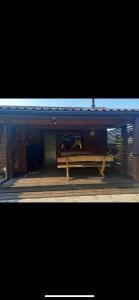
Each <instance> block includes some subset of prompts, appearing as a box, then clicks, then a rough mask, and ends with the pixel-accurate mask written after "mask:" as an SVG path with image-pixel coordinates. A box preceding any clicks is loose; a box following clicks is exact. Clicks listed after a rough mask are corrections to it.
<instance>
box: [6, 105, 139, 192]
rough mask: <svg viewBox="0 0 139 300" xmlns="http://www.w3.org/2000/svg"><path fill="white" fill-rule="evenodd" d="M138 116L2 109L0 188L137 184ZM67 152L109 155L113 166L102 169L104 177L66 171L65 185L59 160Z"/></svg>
mask: <svg viewBox="0 0 139 300" xmlns="http://www.w3.org/2000/svg"><path fill="white" fill-rule="evenodd" d="M19 113H20V117H19ZM138 114H139V112H138V111H137V112H132V111H129V112H125V111H120V110H119V111H113V110H108V111H107V110H106V111H101V110H97V109H95V110H93V109H88V110H85V111H84V110H83V109H78V110H77V109H75V110H74V109H71V108H67V109H66V110H64V109H59V110H58V111H57V110H56V109H45V108H42V109H37V108H32V109H31V108H27V107H26V108H25V109H23V108H22V109H21V110H20V108H18V109H15V108H11V109H8V111H7V109H6V108H5V110H4V111H3V114H2V115H1V117H0V137H1V138H0V169H1V172H3V170H4V168H5V169H6V172H7V174H6V176H7V180H6V181H5V182H3V183H1V188H4V187H5V188H6V187H7V188H10V187H11V188H13V187H16V188H18V187H24V188H25V187H32V188H33V187H34V188H36V187H46V189H47V188H48V187H51V188H52V187H54V188H57V189H58V186H59V187H60V188H61V189H62V188H63V187H66V188H68V189H70V188H71V187H72V186H74V187H76V188H77V189H78V186H81V187H82V188H85V187H87V186H89V188H90V187H92V188H94V187H98V188H99V186H101V187H105V186H107V187H108V186H112V185H117V187H118V186H119V184H123V185H126V186H128V185H130V186H131V185H132V184H133V181H134V182H136V181H139V151H138V149H139V139H138V134H139V116H138ZM7 116H8V117H7ZM73 140H74V142H73ZM76 142H77V143H76ZM68 153H70V155H71V154H72V156H74V155H75V156H77V155H79V156H80V155H84V154H85V155H90V154H91V155H102V156H107V155H112V156H113V162H112V164H110V166H109V168H107V167H106V170H105V178H101V177H100V176H98V172H97V170H96V169H95V168H76V169H71V170H70V181H69V182H67V180H66V175H65V170H62V169H58V166H57V159H58V158H59V157H65V155H66V156H67V155H68ZM63 189H64V188H63Z"/></svg>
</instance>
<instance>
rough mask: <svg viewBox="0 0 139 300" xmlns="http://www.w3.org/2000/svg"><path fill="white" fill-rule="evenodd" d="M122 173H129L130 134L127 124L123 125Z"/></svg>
mask: <svg viewBox="0 0 139 300" xmlns="http://www.w3.org/2000/svg"><path fill="white" fill-rule="evenodd" d="M122 140H123V145H122V150H123V151H122V174H123V175H127V159H128V136H127V125H124V126H122Z"/></svg>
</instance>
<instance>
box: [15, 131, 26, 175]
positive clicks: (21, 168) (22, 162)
mask: <svg viewBox="0 0 139 300" xmlns="http://www.w3.org/2000/svg"><path fill="white" fill-rule="evenodd" d="M11 147H12V169H13V175H16V174H17V173H21V174H22V173H25V172H26V170H27V166H26V139H25V129H24V128H20V127H13V128H12V130H11Z"/></svg>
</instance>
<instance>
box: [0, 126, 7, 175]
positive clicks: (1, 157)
mask: <svg viewBox="0 0 139 300" xmlns="http://www.w3.org/2000/svg"><path fill="white" fill-rule="evenodd" d="M6 157H7V154H6V137H5V132H4V126H0V173H3V168H4V167H6Z"/></svg>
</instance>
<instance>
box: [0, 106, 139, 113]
mask: <svg viewBox="0 0 139 300" xmlns="http://www.w3.org/2000/svg"><path fill="white" fill-rule="evenodd" d="M5 110H6V111H7V110H8V111H25V112H26V111H49V112H64V111H66V112H95V111H96V112H139V108H138V109H137V108H132V109H131V108H130V109H127V108H122V109H121V108H105V107H96V108H93V107H51V106H8V105H6V106H5V105H1V106H0V111H5Z"/></svg>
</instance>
